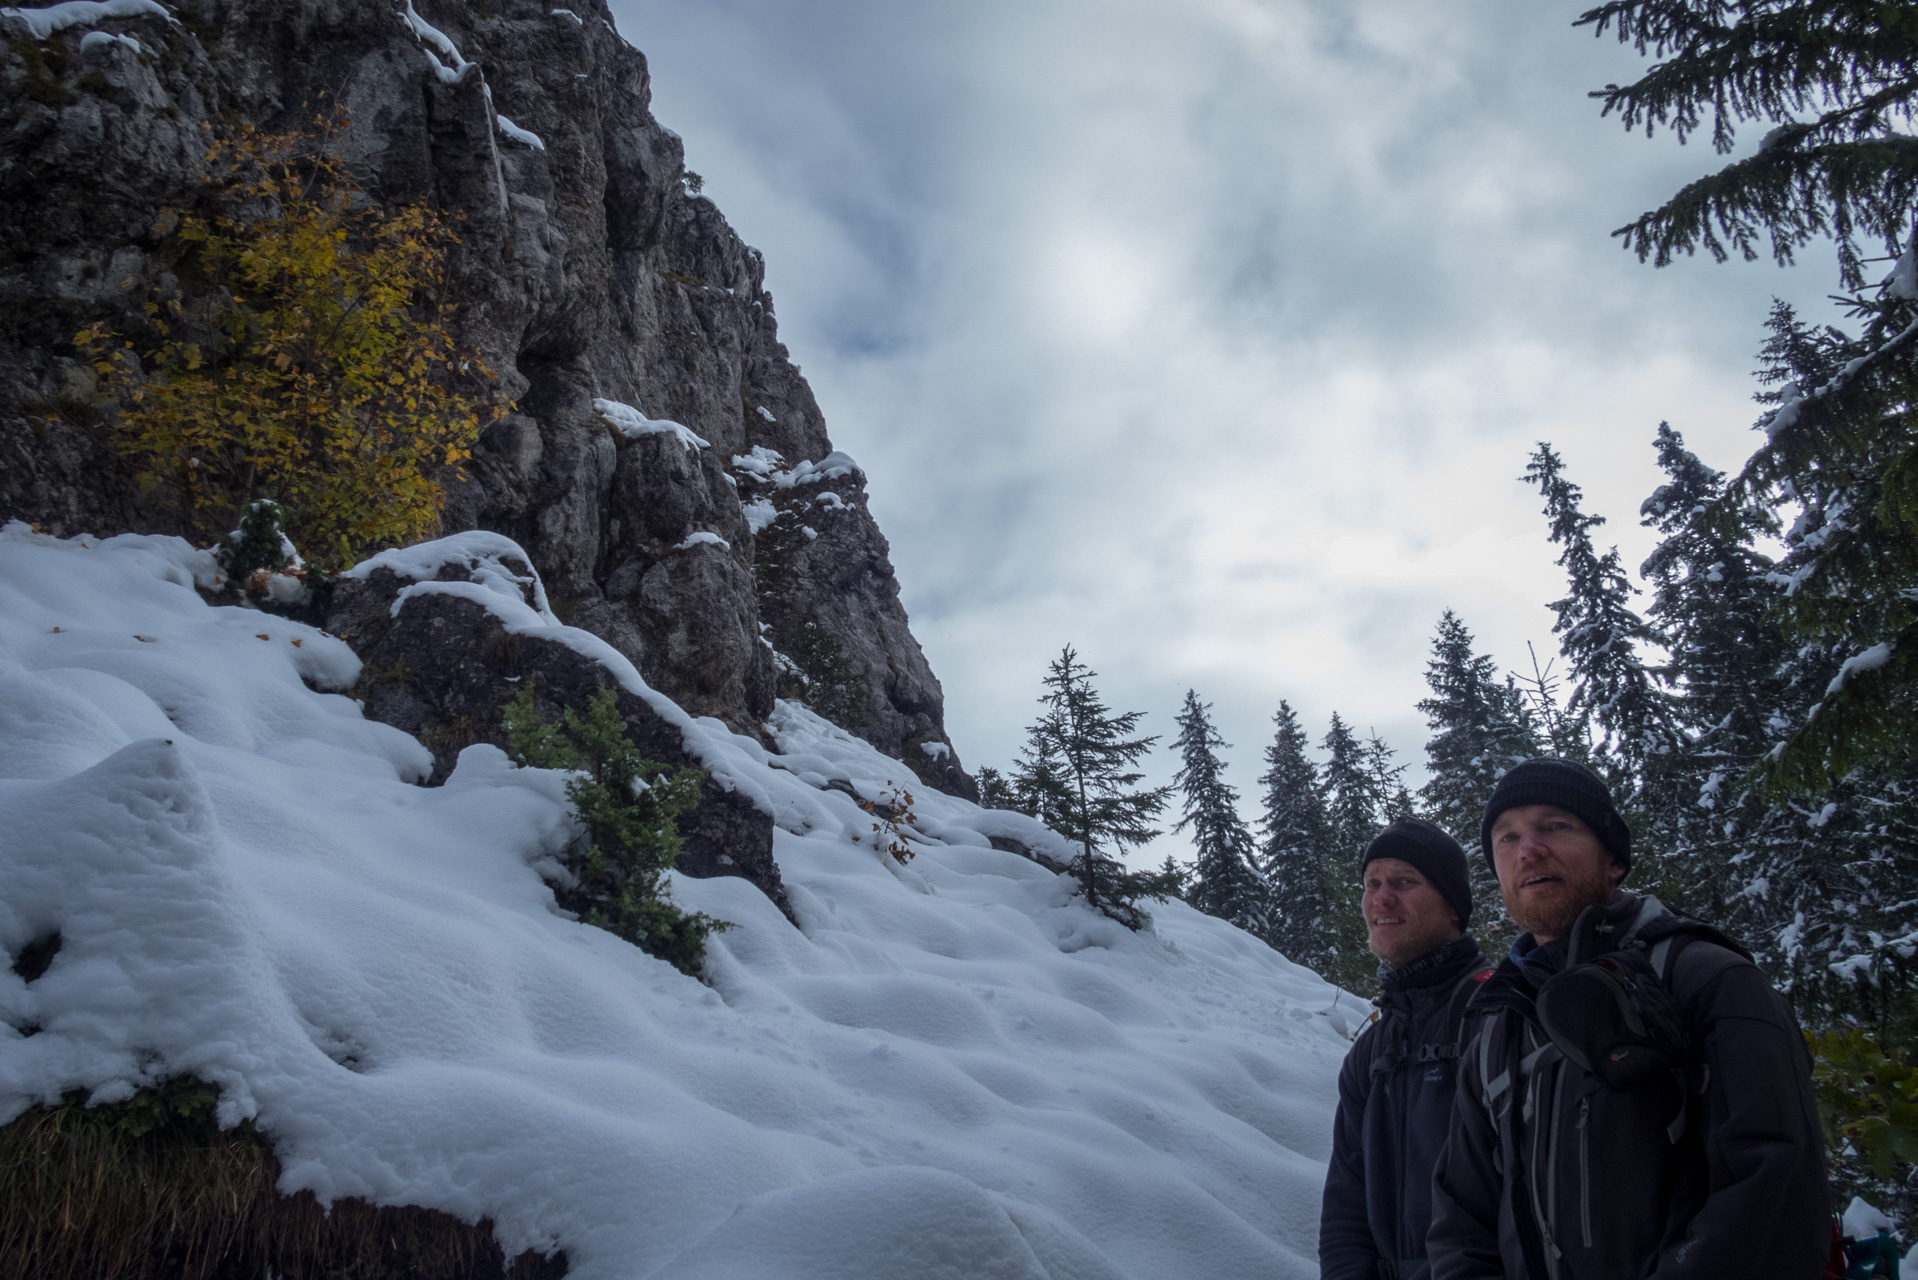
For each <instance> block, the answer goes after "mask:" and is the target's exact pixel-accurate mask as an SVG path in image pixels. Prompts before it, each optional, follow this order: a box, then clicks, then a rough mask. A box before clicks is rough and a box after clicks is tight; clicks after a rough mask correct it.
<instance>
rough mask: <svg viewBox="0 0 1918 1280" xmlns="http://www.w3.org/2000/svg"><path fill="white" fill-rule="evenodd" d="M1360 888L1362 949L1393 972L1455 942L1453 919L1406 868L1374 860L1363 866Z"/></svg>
mask: <svg viewBox="0 0 1918 1280" xmlns="http://www.w3.org/2000/svg"><path fill="white" fill-rule="evenodd" d="M1364 884H1365V896H1364V897H1363V898H1362V899H1361V906H1362V907H1363V909H1364V912H1365V935H1366V942H1367V945H1368V946H1370V947H1371V949H1372V954H1373V955H1375V956H1377V957H1378V958H1379V959H1381V960H1383V961H1385V963H1387V964H1389V965H1391V966H1392V967H1393V968H1395V969H1398V968H1403V967H1404V966H1406V965H1408V964H1410V963H1412V961H1414V960H1416V959H1418V958H1419V957H1420V956H1422V955H1424V954H1426V953H1427V952H1428V951H1431V950H1432V949H1433V948H1434V947H1437V946H1439V945H1441V944H1443V943H1447V942H1450V941H1451V940H1452V939H1454V938H1456V937H1458V935H1459V923H1458V913H1457V912H1456V911H1453V910H1452V908H1451V906H1450V905H1448V904H1447V903H1446V901H1445V898H1444V896H1443V895H1442V894H1440V893H1439V891H1438V890H1437V889H1435V888H1433V887H1432V882H1431V881H1429V880H1427V879H1426V878H1425V877H1424V876H1423V875H1421V874H1419V871H1418V868H1416V867H1414V866H1413V865H1412V864H1411V863H1409V862H1401V861H1400V860H1399V859H1397V858H1374V859H1372V861H1370V862H1368V863H1366V864H1365V881H1364Z"/></svg>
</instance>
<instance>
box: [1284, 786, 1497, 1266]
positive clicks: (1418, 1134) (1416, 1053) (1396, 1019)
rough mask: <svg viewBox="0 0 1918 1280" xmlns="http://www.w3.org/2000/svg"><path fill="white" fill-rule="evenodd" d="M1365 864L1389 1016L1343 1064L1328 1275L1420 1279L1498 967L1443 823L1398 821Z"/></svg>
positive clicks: (1325, 1251)
mask: <svg viewBox="0 0 1918 1280" xmlns="http://www.w3.org/2000/svg"><path fill="white" fill-rule="evenodd" d="M1359 876H1360V880H1361V883H1362V884H1363V886H1364V896H1363V898H1362V899H1361V905H1362V907H1363V909H1364V913H1365V931H1366V938H1367V941H1368V944H1369V945H1370V947H1371V950H1372V954H1373V955H1375V956H1377V957H1378V958H1379V987H1380V994H1379V997H1378V999H1377V1001H1376V1003H1377V1005H1378V1006H1379V1017H1378V1020H1377V1021H1375V1022H1374V1023H1373V1024H1372V1025H1371V1026H1369V1027H1367V1028H1366V1029H1365V1030H1364V1031H1363V1032H1362V1033H1361V1034H1360V1035H1359V1038H1358V1040H1357V1042H1356V1043H1354V1044H1353V1046H1352V1051H1351V1052H1350V1053H1348V1054H1347V1055H1346V1057H1345V1065H1344V1067H1343V1068H1341V1069H1340V1071H1339V1109H1338V1116H1337V1119H1336V1120H1335V1121H1334V1128H1333V1133H1332V1160H1331V1163H1330V1165H1329V1166H1328V1167H1327V1169H1326V1173H1325V1198H1324V1200H1323V1202H1322V1205H1321V1208H1320V1213H1319V1273H1320V1275H1321V1276H1323V1277H1327V1280H1381V1278H1383V1280H1420V1278H1421V1277H1423V1276H1424V1275H1425V1274H1426V1270H1427V1266H1426V1260H1425V1232H1426V1226H1427V1224H1428V1223H1429V1222H1430V1221H1431V1206H1432V1167H1433V1165H1434V1164H1435V1163H1436V1162H1437V1160H1438V1155H1439V1150H1440V1148H1441V1147H1442V1146H1443V1145H1444V1143H1445V1138H1446V1133H1447V1131H1448V1129H1449V1126H1450V1121H1451V1114H1452V1093H1453V1086H1454V1077H1455V1075H1456V1073H1457V1066H1458V1037H1459V1027H1460V1023H1461V1021H1462V1019H1463V1015H1464V1009H1465V1005H1466V1002H1467V1001H1468V1000H1470V998H1471V995H1472V992H1473V991H1474V990H1475V989H1476V988H1477V986H1478V984H1479V983H1480V982H1482V981H1483V980H1484V979H1485V978H1487V977H1488V976H1489V975H1490V974H1491V965H1489V964H1488V963H1487V962H1486V960H1485V956H1484V955H1483V954H1482V953H1481V952H1480V951H1479V949H1478V944H1477V943H1476V942H1474V941H1472V939H1471V938H1470V937H1469V936H1467V935H1466V933H1465V928H1466V926H1467V925H1468V924H1470V923H1471V920H1472V881H1471V877H1470V875H1469V874H1468V873H1467V869H1466V862H1465V850H1464V849H1463V848H1461V847H1460V846H1459V843H1458V841H1456V840H1454V839H1452V837H1450V836H1448V835H1446V834H1445V833H1444V832H1443V831H1440V830H1439V829H1438V828H1437V827H1435V826H1433V825H1432V824H1431V823H1429V822H1420V821H1418V820H1417V819H1412V818H1408V819H1405V820H1404V821H1400V822H1395V823H1393V824H1392V825H1391V826H1389V827H1387V828H1386V829H1385V830H1384V831H1382V832H1380V833H1379V835H1378V837H1377V838H1376V839H1374V840H1373V841H1372V843H1371V844H1369V845H1368V846H1366V849H1365V854H1364V856H1363V857H1362V858H1361V859H1360V862H1359Z"/></svg>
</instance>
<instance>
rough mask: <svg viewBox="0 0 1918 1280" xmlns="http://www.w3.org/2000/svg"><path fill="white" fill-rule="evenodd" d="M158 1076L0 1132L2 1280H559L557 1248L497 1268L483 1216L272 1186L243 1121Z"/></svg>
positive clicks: (193, 1083) (35, 1113)
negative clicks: (463, 1217)
mask: <svg viewBox="0 0 1918 1280" xmlns="http://www.w3.org/2000/svg"><path fill="white" fill-rule="evenodd" d="M216 1101H217V1094H216V1092H215V1090H214V1089H213V1088H212V1086H210V1085H206V1084H204V1083H202V1082H200V1081H198V1080H191V1079H182V1080H174V1081H169V1082H168V1083H166V1084H164V1085H161V1086H159V1087H158V1088H154V1089H148V1090H143V1091H141V1093H140V1094H138V1095H136V1096H135V1097H134V1098H133V1099H131V1100H129V1101H127V1102H124V1103H119V1104H116V1105H113V1106H104V1107H87V1106H85V1105H84V1104H83V1102H82V1100H81V1099H80V1098H79V1097H78V1095H74V1096H70V1097H69V1098H68V1099H67V1100H66V1101H64V1102H62V1103H61V1104H60V1105H59V1106H57V1107H42V1108H36V1109H35V1110H32V1111H29V1112H27V1113H26V1114H24V1115H22V1116H20V1117H19V1118H18V1119H16V1120H14V1121H13V1122H12V1123H11V1124H8V1125H6V1126H4V1127H0V1280H260V1277H261V1276H277V1277H281V1278H282V1280H506V1278H508V1277H510V1280H558V1278H559V1277H562V1276H564V1275H565V1274H566V1259H565V1255H563V1254H562V1255H559V1256H557V1257H554V1258H544V1257H541V1256H540V1255H539V1254H537V1253H533V1252H527V1253H523V1254H521V1255H520V1256H519V1257H518V1258H515V1259H513V1260H512V1261H511V1262H510V1263H509V1262H508V1261H507V1259H506V1257H505V1255H504V1254H503V1253H502V1251H501V1249H500V1247H499V1245H498V1243H496V1242H495V1241H494V1239H493V1232H492V1227H491V1224H490V1223H487V1222H481V1223H480V1224H479V1225H477V1226H474V1225H472V1224H469V1223H465V1222H461V1221H460V1220H459V1219H457V1218H454V1217H452V1216H450V1215H448V1214H444V1213H440V1212H437V1211H435V1210H431V1209H421V1208H418V1207H416V1206H404V1207H393V1206H374V1205H369V1204H367V1203H365V1202H364V1201H360V1200H341V1201H337V1202H335V1203H334V1205H333V1208H332V1211H331V1212H330V1213H329V1212H327V1211H326V1210H324V1209H322V1208H321V1207H320V1205H319V1203H318V1201H316V1200H315V1199H314V1198H313V1195H312V1193H311V1192H301V1193H300V1194H299V1195H297V1196H292V1197H283V1196H281V1195H279V1194H278V1192H276V1191H275V1190H274V1183H275V1181H276V1180H277V1179H278V1178H279V1173H280V1168H279V1162H278V1161H277V1160H276V1159H275V1158H274V1156H273V1149H272V1147H271V1145H270V1144H269V1143H268V1142H267V1140H266V1139H265V1138H264V1137H263V1136H262V1135H260V1134H259V1133H258V1132H256V1131H255V1130H254V1128H253V1126H252V1125H251V1124H241V1125H239V1126H237V1127H235V1128H232V1129H227V1130H224V1131H222V1130H221V1129H220V1128H219V1127H218V1126H217V1125H216V1124H215V1123H214V1120H213V1106H214V1103H215V1102H216Z"/></svg>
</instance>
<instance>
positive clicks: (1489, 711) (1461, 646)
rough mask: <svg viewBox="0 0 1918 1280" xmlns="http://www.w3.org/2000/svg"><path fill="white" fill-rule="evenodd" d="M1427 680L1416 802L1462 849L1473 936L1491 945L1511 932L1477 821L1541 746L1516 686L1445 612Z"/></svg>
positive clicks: (1427, 666) (1421, 703)
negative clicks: (1473, 907) (1474, 906)
mask: <svg viewBox="0 0 1918 1280" xmlns="http://www.w3.org/2000/svg"><path fill="white" fill-rule="evenodd" d="M1425 683H1426V686H1427V687H1428V688H1429V689H1431V691H1432V696H1431V697H1429V698H1424V699H1421V700H1420V701H1419V704H1418V708H1419V710H1420V711H1421V712H1423V713H1424V715H1425V723H1426V726H1427V727H1428V728H1429V729H1430V730H1431V732H1432V736H1431V737H1430V738H1429V739H1427V740H1426V743H1425V768H1426V782H1425V785H1424V786H1422V787H1420V788H1419V799H1420V801H1421V802H1422V803H1423V805H1424V810H1425V817H1426V818H1427V820H1428V821H1430V822H1432V823H1434V824H1435V825H1437V826H1439V827H1440V828H1442V829H1444V830H1445V831H1447V832H1449V833H1450V834H1451V835H1452V837H1453V838H1454V839H1456V840H1457V841H1458V842H1459V843H1460V844H1462V845H1464V846H1465V848H1466V851H1467V857H1466V865H1467V866H1468V867H1470V868H1471V875H1472V896H1473V898H1474V899H1475V900H1476V902H1477V903H1478V907H1479V910H1478V917H1479V922H1480V923H1479V929H1478V932H1479V933H1480V934H1481V936H1483V937H1484V938H1485V939H1486V940H1487V942H1488V945H1494V946H1495V945H1497V944H1498V943H1499V942H1500V941H1502V940H1509V935H1511V934H1512V933H1513V932H1514V931H1513V930H1512V929H1511V928H1510V922H1509V921H1508V920H1507V919H1506V918H1505V913H1504V908H1503V905H1502V903H1501V901H1500V898H1499V891H1498V879H1497V877H1496V876H1494V875H1493V874H1492V869H1491V867H1490V866H1489V865H1488V864H1487V863H1486V861H1485V859H1484V858H1481V857H1479V856H1477V851H1478V849H1479V847H1480V844H1479V820H1480V819H1481V818H1482V817H1483V816H1484V813H1485V802H1486V801H1487V800H1489V799H1490V798H1491V795H1492V788H1493V787H1495V786H1497V785H1498V780H1499V779H1500V778H1502V777H1504V776H1505V775H1506V773H1507V772H1509V771H1510V770H1511V768H1512V767H1513V766H1514V765H1517V764H1520V763H1522V762H1524V761H1526V760H1529V759H1531V758H1532V757H1534V756H1537V755H1541V754H1543V753H1544V752H1543V744H1541V743H1540V741H1539V738H1538V734H1537V732H1536V730H1535V729H1534V728H1533V718H1532V715H1531V713H1530V711H1529V710H1528V709H1527V707H1526V705H1525V700H1524V699H1523V697H1521V696H1520V693H1519V690H1518V686H1517V684H1516V683H1515V682H1514V681H1513V680H1511V679H1510V678H1509V677H1508V678H1506V679H1505V680H1500V679H1499V678H1498V668H1497V665H1496V664H1495V663H1494V662H1493V661H1492V659H1491V657H1490V656H1489V655H1486V654H1479V653H1474V652H1473V650H1472V633H1471V632H1470V631H1469V630H1467V629H1466V626H1465V624H1464V623H1463V622H1461V621H1459V617H1458V615H1457V614H1455V613H1453V612H1452V611H1451V610H1450V609H1447V610H1446V611H1445V612H1444V614H1443V615H1441V616H1440V618H1439V624H1438V631H1437V633H1436V634H1435V635H1434V636H1433V637H1432V657H1431V659H1430V661H1428V662H1427V663H1426V664H1425Z"/></svg>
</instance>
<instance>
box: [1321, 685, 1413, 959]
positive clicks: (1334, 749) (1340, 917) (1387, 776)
mask: <svg viewBox="0 0 1918 1280" xmlns="http://www.w3.org/2000/svg"><path fill="white" fill-rule="evenodd" d="M1320 746H1321V747H1322V748H1323V750H1324V751H1325V763H1324V764H1323V765H1322V766H1320V770H1319V780H1320V781H1319V785H1320V787H1321V788H1322V790H1323V792H1324V795H1325V813H1326V820H1327V821H1326V825H1327V828H1328V830H1329V833H1330V837H1331V838H1330V840H1329V841H1328V842H1327V859H1326V863H1325V876H1326V884H1327V886H1328V887H1329V888H1330V890H1331V897H1332V904H1333V909H1332V916H1331V926H1332V927H1331V946H1332V951H1333V954H1334V957H1335V959H1334V970H1333V972H1332V973H1329V974H1327V975H1326V976H1327V977H1330V978H1332V979H1333V980H1334V981H1336V982H1339V983H1342V984H1344V985H1347V986H1352V987H1363V986H1365V985H1367V984H1368V983H1369V982H1370V980H1371V975H1372V973H1373V969H1374V962H1373V961H1372V959H1371V958H1370V955H1369V953H1368V952H1367V951H1366V946H1365V921H1364V917H1363V916H1362V915H1361V913H1360V906H1359V856H1360V855H1361V854H1362V853H1363V852H1364V851H1365V846H1366V845H1368V844H1370V843H1371V842H1372V837H1373V836H1375V835H1377V834H1378V833H1379V828H1380V827H1382V826H1384V825H1385V813H1386V808H1387V805H1388V803H1389V802H1390V800H1391V799H1392V795H1391V792H1390V791H1389V790H1388V788H1389V787H1390V786H1391V785H1392V784H1393V783H1394V782H1396V780H1397V777H1396V774H1395V773H1394V772H1393V771H1392V770H1391V766H1390V763H1389V755H1386V756H1384V757H1382V755H1381V749H1382V748H1383V744H1382V743H1380V742H1379V741H1378V739H1377V737H1376V736H1375V737H1373V738H1372V739H1371V741H1369V742H1367V741H1362V740H1361V739H1360V738H1359V736H1358V735H1357V734H1355V733H1353V732H1352V728H1351V726H1350V725H1348V724H1346V723H1345V721H1344V720H1343V719H1341V718H1340V716H1339V713H1338V712H1336V711H1334V712H1333V713H1332V723H1331V726H1330V727H1329V728H1328V729H1327V730H1326V733H1325V739H1324V741H1323V742H1322V743H1320Z"/></svg>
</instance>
